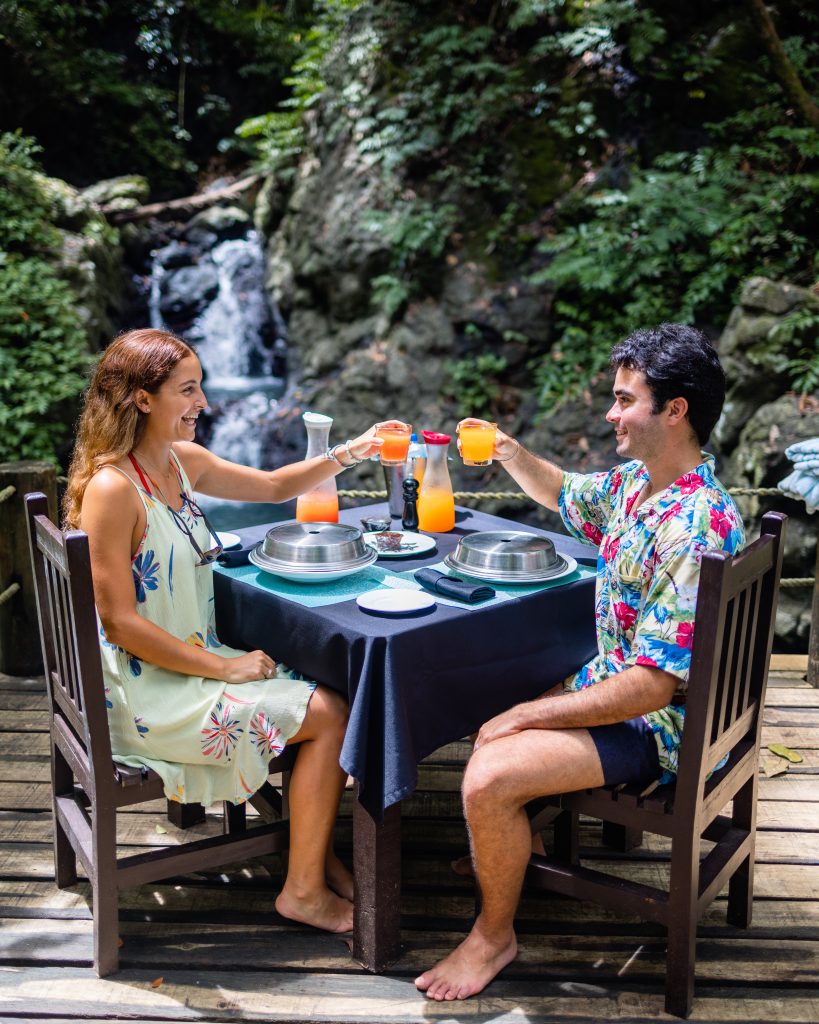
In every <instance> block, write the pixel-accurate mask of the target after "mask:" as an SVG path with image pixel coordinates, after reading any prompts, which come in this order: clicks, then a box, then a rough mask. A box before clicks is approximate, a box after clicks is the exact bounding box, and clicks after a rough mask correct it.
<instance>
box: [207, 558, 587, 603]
mask: <svg viewBox="0 0 819 1024" xmlns="http://www.w3.org/2000/svg"><path fill="white" fill-rule="evenodd" d="M431 568H433V569H437V570H438V571H439V572H443V573H449V572H450V571H451V570H450V569H449V567H448V566H446V565H445V564H444V563H443V562H436V563H435V564H434V565H433V566H431ZM215 571H216V572H218V573H221V574H223V575H225V576H229V577H230V578H231V579H234V580H240V581H241V582H242V583H248V584H249V585H250V586H252V587H257V588H258V589H259V590H264V591H267V592H268V593H271V594H279V595H280V596H281V597H286V598H287V599H288V600H290V601H295V602H296V604H300V605H303V606H304V607H305V608H322V607H325V606H326V605H331V604H340V603H341V602H343V601H354V600H355V599H356V598H357V597H358V596H359V595H360V594H366V593H368V592H369V591H371V590H384V589H394V590H421V589H422V588H421V585H420V584H419V583H418V582H417V581H416V580H415V578H414V576H413V573H414V571H415V570H414V569H410V570H408V571H407V572H399V573H396V572H392V571H390V570H389V569H382V568H381V566H380V565H377V564H376V563H373V564H372V565H368V566H367V568H366V569H362V570H361V572H357V573H354V574H353V575H352V576H344V577H343V578H342V579H340V580H332V581H331V582H330V583H296V582H294V581H292V580H285V579H283V578H282V577H281V576H274V575H272V574H271V573H267V572H262V570H261V569H258V568H257V567H256V566H255V565H252V564H248V565H240V566H237V567H236V568H234V569H227V568H225V567H224V566H216V567H215ZM594 575H595V570H594V569H591V568H589V566H586V565H578V567H577V569H576V570H575V571H574V572H572V573H570V574H569V575H568V576H561V577H560V578H559V579H556V580H547V581H546V582H545V583H533V584H527V585H525V586H517V585H516V586H502V585H500V584H497V583H493V584H492V587H493V588H494V590H495V597H493V598H491V599H490V600H488V601H481V602H479V603H478V604H467V603H466V602H465V601H457V600H454V599H452V598H449V597H443V596H442V595H440V594H436V595H435V600H436V601H437V602H438V603H439V604H446V605H449V606H450V607H452V608H464V609H467V610H469V609H473V608H487V607H490V606H491V605H495V604H501V603H502V602H504V601H509V600H510V599H511V598H514V597H525V596H526V595H527V594H535V593H537V592H538V591H541V590H551V589H552V588H553V587H561V586H565V585H566V584H568V583H575V582H576V581H577V580H583V579H588V577H589V576H594Z"/></svg>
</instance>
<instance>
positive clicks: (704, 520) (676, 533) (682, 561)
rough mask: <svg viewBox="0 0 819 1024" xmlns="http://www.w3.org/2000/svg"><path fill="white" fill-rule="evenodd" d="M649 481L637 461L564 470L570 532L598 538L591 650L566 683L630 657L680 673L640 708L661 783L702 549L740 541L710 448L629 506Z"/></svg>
mask: <svg viewBox="0 0 819 1024" xmlns="http://www.w3.org/2000/svg"><path fill="white" fill-rule="evenodd" d="M647 480H648V472H647V470H646V468H645V466H644V465H643V464H642V462H637V461H634V462H627V463H624V464H623V465H620V466H616V467H615V468H614V469H611V470H609V472H607V473H593V474H589V475H583V474H580V473H565V474H564V477H563V487H562V489H561V492H560V514H561V516H562V517H563V522H564V523H565V524H566V526H567V528H568V529H569V531H570V532H571V533H572V534H573V535H574V536H575V537H578V538H579V539H580V540H585V541H591V542H592V543H594V544H597V545H598V546H599V549H600V550H599V554H598V558H597V589H596V599H595V617H596V622H597V651H598V653H597V656H596V657H595V658H593V659H592V660H591V661H590V662H588V663H587V664H586V665H584V666H583V667H582V668H581V669H580V670H579V671H578V672H576V673H575V675H573V676H571V677H570V678H569V679H567V680H566V682H565V683H564V687H565V689H567V690H580V689H583V687H586V686H591V685H593V684H594V683H598V682H600V680H601V679H605V678H607V677H608V676H611V675H614V674H616V673H617V672H622V671H623V669H626V668H629V667H630V666H632V665H654V666H656V667H657V668H661V669H663V670H664V671H666V672H670V673H671V674H672V675H675V676H677V678H678V679H679V685H678V687H677V694H676V695H675V698H674V701H673V702H672V703H671V704H670V705H669V706H668V707H666V708H663V709H661V710H660V711H651V712H649V713H648V714H646V715H643V720H644V721H645V722H646V723H647V724H648V725H649V726H650V727H651V729H652V731H653V732H654V737H655V739H656V740H657V746H658V749H659V754H660V766H661V767H662V768H663V772H664V774H663V781H669V780H670V779H671V778H672V773H676V771H677V763H678V751H679V746H680V740H681V739H682V730H683V725H684V722H685V690H686V687H687V683H688V670H689V666H690V662H691V647H692V643H693V639H694V615H695V610H696V600H697V585H698V583H699V572H700V561H701V559H702V555H703V552H705V551H709V550H714V551H727V552H728V553H729V554H734V553H736V552H737V551H739V550H740V549H741V548H742V546H743V544H744V542H745V530H744V527H743V525H742V519H741V517H740V514H739V511H738V510H737V507H736V505H735V504H734V502H733V500H732V499H731V497H730V496H729V495H728V493H727V492H726V490H725V488H724V487H723V486H722V484H721V483H720V482H719V480H717V478H716V476H715V475H714V459H713V456H711V455H707V454H706V453H703V461H702V463H701V464H700V465H699V466H697V467H696V469H694V470H693V472H691V473H686V474H685V476H682V477H680V478H679V480H675V481H674V483H673V484H671V486H670V487H667V488H666V489H665V490H664V491H661V492H660V493H658V494H654V495H652V496H651V497H650V498H648V499H646V500H645V501H644V502H643V503H642V504H641V505H640V507H639V508H638V509H636V510H635V511H633V509H634V505H635V503H636V502H637V499H638V497H639V495H640V492H641V491H642V489H643V486H644V484H645V483H646V482H647Z"/></svg>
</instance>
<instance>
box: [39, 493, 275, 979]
mask: <svg viewBox="0 0 819 1024" xmlns="http://www.w3.org/2000/svg"><path fill="white" fill-rule="evenodd" d="M25 502H26V513H27V519H28V527H29V544H30V548H31V557H32V562H33V566H34V579H35V589H36V594H37V611H38V616H39V623H40V640H41V643H42V648H43V663H44V667H45V677H46V686H47V690H48V698H49V719H50V723H49V732H50V737H51V786H52V806H53V812H54V871H55V880H56V883H57V886H58V887H59V888H61V889H64V888H66V887H67V886H70V885H73V884H74V883H75V882H76V881H77V860H79V861H80V864H81V865H82V868H83V870H84V871H85V874H86V875H87V877H88V880H89V882H90V883H91V889H92V895H93V915H94V968H95V969H96V971H97V973H98V975H99V976H100V977H104V976H105V975H108V974H112V973H114V972H115V971H116V970H118V968H119V934H118V893H119V890H120V889H125V888H128V887H129V886H135V885H142V884H144V883H146V882H154V881H156V880H158V879H161V878H168V877H171V876H175V875H180V874H186V873H188V872H191V871H204V870H207V869H209V868H213V867H216V866H218V865H223V864H226V863H233V862H236V861H240V860H246V859H247V858H249V857H258V856H262V855H265V854H270V853H275V852H279V851H282V850H285V849H286V847H287V841H288V823H287V822H286V821H277V822H274V823H272V824H265V825H261V826H258V827H254V828H245V827H244V816H243V815H241V814H239V815H235V816H233V822H232V823H233V827H232V828H231V829H230V830H227V831H226V832H225V834H223V835H218V836H213V837H210V838H207V839H200V840H195V841H192V842H185V843H182V844H180V845H177V846H169V847H165V848H163V849H161V850H153V851H149V852H145V853H139V854H135V855H132V856H128V857H119V858H118V857H117V811H118V810H120V809H121V808H123V807H130V806H132V805H133V804H139V803H142V802H144V801H146V800H156V799H161V798H162V796H163V785H162V779H161V778H160V777H159V775H157V773H156V772H154V771H151V770H149V769H147V768H133V767H129V766H127V765H123V764H120V763H118V762H117V761H115V760H113V758H112V754H111V739H110V735H109V731H108V717H107V712H106V709H105V689H104V682H103V673H102V659H101V656H100V647H99V637H98V633H97V619H96V612H95V605H94V589H93V583H92V578H91V561H90V557H89V551H88V538H87V536H86V535H85V534H84V533H83V532H82V531H80V530H71V531H68V532H65V533H63V532H62V531H60V530H58V529H57V527H56V526H54V524H53V523H52V522H51V520H50V519H49V518H48V504H47V500H46V497H45V495H44V494H40V493H34V494H27V495H26V498H25Z"/></svg>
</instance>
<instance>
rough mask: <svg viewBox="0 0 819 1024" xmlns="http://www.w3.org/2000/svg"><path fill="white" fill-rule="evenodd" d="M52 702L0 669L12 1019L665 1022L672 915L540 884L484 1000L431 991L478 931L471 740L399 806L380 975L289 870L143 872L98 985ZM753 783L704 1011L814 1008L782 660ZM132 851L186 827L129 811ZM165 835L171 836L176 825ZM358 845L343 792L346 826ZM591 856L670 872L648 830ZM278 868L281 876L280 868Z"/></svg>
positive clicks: (637, 869) (739, 1017) (804, 829)
mask: <svg viewBox="0 0 819 1024" xmlns="http://www.w3.org/2000/svg"><path fill="white" fill-rule="evenodd" d="M46 722H47V712H46V698H45V694H44V691H43V687H42V683H41V682H40V681H37V680H24V679H12V678H9V677H3V676H0V755H1V757H0V773H1V774H0V840H1V841H2V845H0V893H1V895H0V923H2V927H0V1020H2V1021H7V1020H17V1019H29V1020H50V1021H69V1020H71V1021H76V1020H92V1021H98V1020H99V1021H101V1020H111V1019H119V1018H126V1019H136V1020H141V1021H236V1020H249V1021H257V1020H265V1021H277V1022H301V1021H323V1022H332V1024H343V1022H362V1021H372V1022H390V1024H392V1022H394V1024H405V1022H413V1024H415V1022H417V1024H422V1022H433V1021H434V1022H447V1021H465V1022H476V1024H477V1022H490V1021H491V1022H493V1024H512V1022H514V1024H526V1022H547V1021H571V1022H572V1024H580V1022H584V1021H590V1022H591V1021H594V1022H598V1021H613V1020H618V1021H634V1022H639V1021H650V1020H651V1021H653V1020H662V1019H671V1018H667V1017H666V1016H665V1014H664V1013H663V1010H662V1006H663V997H662V982H663V956H664V948H665V944H664V939H663V933H662V931H661V930H660V929H658V928H657V927H655V926H652V925H646V924H642V923H640V922H639V921H637V920H636V919H633V918H629V917H627V916H625V915H621V914H613V913H609V912H605V911H602V910H600V909H598V908H596V907H594V906H592V905H590V904H580V903H576V902H574V901H569V900H564V899H560V898H555V897H549V896H547V895H545V894H544V895H540V894H538V895H529V896H526V897H525V898H524V900H523V903H522V905H521V908H520V914H519V919H518V928H519V936H520V944H521V952H520V956H519V958H518V960H517V961H516V962H515V963H514V964H513V965H512V966H510V967H509V968H507V970H505V971H504V972H503V974H502V976H501V978H500V979H498V980H497V981H496V982H495V983H494V984H492V985H491V986H490V987H489V988H488V989H487V990H486V991H485V992H484V993H483V994H482V995H481V996H480V997H479V998H476V999H472V1000H469V1001H467V1002H464V1003H457V1004H453V1003H449V1004H434V1003H429V1002H427V1001H426V1000H425V999H424V998H423V997H421V996H420V995H419V994H418V993H417V992H416V990H415V988H414V987H413V985H412V978H413V977H414V976H415V975H416V974H417V973H418V972H419V971H420V970H421V969H422V968H424V967H426V966H429V965H430V964H431V963H433V962H434V961H435V960H436V959H437V958H439V957H440V956H441V955H442V954H443V953H444V952H445V951H447V950H449V949H450V948H451V947H452V946H453V945H454V944H455V943H456V942H457V941H458V940H459V938H460V937H461V936H462V935H463V934H464V932H465V931H466V930H467V928H468V926H469V922H470V915H471V912H472V906H473V902H472V887H471V883H470V882H468V881H467V880H463V879H459V878H457V877H456V876H455V875H454V874H453V873H452V872H451V870H450V869H449V861H450V859H451V858H452V857H454V856H457V855H458V854H460V853H461V852H463V851H464V850H465V849H466V841H465V835H464V830H463V826H462V824H461V821H460V815H459V806H458V798H457V788H458V778H459V762H461V761H462V758H463V755H464V753H465V746H464V745H463V744H453V745H451V746H450V747H448V748H445V749H444V750H442V751H439V752H438V753H437V754H436V755H435V756H434V758H432V759H430V761H429V762H428V763H427V764H426V765H425V766H424V769H423V772H422V778H421V784H420V787H419V789H418V791H417V793H416V794H415V795H414V796H413V797H412V798H411V799H409V800H407V801H405V804H404V822H405V824H404V835H405V840H404V852H405V865H404V881H403V901H402V910H403V919H402V940H403V955H402V957H401V960H400V961H399V962H398V963H397V964H396V965H395V967H394V968H393V969H392V970H391V971H390V973H389V974H388V975H386V976H382V977H374V976H372V975H369V974H366V973H365V972H363V971H362V970H361V969H360V968H359V967H358V966H357V965H356V964H355V963H354V962H353V961H352V959H351V957H350V951H349V943H348V941H347V940H346V939H344V938H338V937H334V936H328V935H322V934H320V933H317V932H314V931H312V930H310V929H306V928H299V927H298V926H293V925H290V924H286V923H285V922H283V921H282V919H280V918H278V917H277V915H276V913H275V911H274V909H273V897H274V895H275V893H276V891H277V889H276V886H277V884H278V875H277V871H278V865H277V864H276V863H275V861H274V860H273V859H272V858H271V860H270V862H268V863H261V862H255V863H253V864H252V865H249V866H248V865H244V866H238V867H236V868H235V870H232V871H230V872H228V873H226V874H214V875H208V876H192V877H188V878H185V879H178V880H176V881H175V882H170V883H167V884H160V885H152V886H144V887H143V888H141V889H137V890H131V891H128V892H126V893H124V894H123V896H122V898H121V903H120V922H121V935H122V941H123V945H122V950H121V955H122V962H123V968H124V969H123V970H122V972H121V973H120V974H118V975H116V976H114V977H113V978H108V979H104V980H100V979H98V978H97V977H96V975H95V974H94V972H93V970H92V969H91V966H90V960H91V919H90V912H89V903H88V900H89V892H88V887H87V886H86V885H84V884H79V885H77V886H76V887H74V888H73V889H71V890H63V891H60V890H58V889H56V888H55V887H54V884H53V863H52V854H51V845H50V841H51V820H50V818H51V815H50V811H49V784H48V771H49V769H48V748H47V736H46V732H45V729H46ZM765 722H766V726H765V737H764V742H765V743H772V742H779V743H784V744H786V745H787V746H789V747H791V748H793V749H796V750H798V751H799V752H800V753H801V754H802V755H803V758H804V760H803V762H802V763H801V764H798V765H788V763H787V762H785V761H782V760H781V759H779V758H777V757H775V756H774V755H769V756H768V757H766V758H764V761H765V764H766V765H767V768H768V771H769V772H770V771H772V770H773V771H776V770H782V769H783V768H786V770H785V771H784V772H783V773H782V774H772V775H767V776H765V777H764V778H763V779H762V782H761V801H760V805H759V838H758V844H757V869H756V894H757V898H756V902H755V908H754V922H753V926H752V927H751V928H750V929H748V930H747V931H741V930H737V929H734V928H730V927H728V926H727V925H726V923H725V901H724V899H722V898H721V899H718V900H717V901H716V902H715V903H714V904H713V905H712V907H711V908H710V910H709V911H708V913H707V915H706V917H705V919H704V921H703V922H702V924H701V925H700V930H699V936H700V939H699V942H698V947H697V953H698V963H697V998H696V1001H695V1004H694V1014H693V1016H692V1018H691V1019H692V1020H694V1021H753V1022H763V1021H793V1022H802V1021H814V1022H816V1021H819V956H818V955H817V954H819V690H814V689H812V688H810V687H808V686H807V685H806V684H805V683H804V682H803V681H802V678H801V677H800V674H799V673H798V672H796V671H791V672H787V671H785V672H781V671H780V672H776V673H774V674H773V676H772V683H771V686H770V688H769V692H768V701H767V707H766V712H765ZM123 819H124V824H123V828H122V831H121V835H120V841H121V844H122V846H123V848H126V847H130V848H134V847H146V846H156V845H159V844H164V843H173V842H178V841H185V839H186V838H195V837H198V836H200V835H202V834H203V832H205V831H213V830H214V829H215V827H216V819H215V818H214V819H212V820H211V821H210V822H209V824H208V825H207V826H201V827H198V828H195V829H193V830H191V831H190V832H187V833H178V832H176V830H175V829H174V828H173V827H172V826H171V825H170V824H169V823H168V821H167V820H166V818H165V816H164V804H160V803H155V804H149V805H144V806H143V807H142V808H141V809H140V810H139V811H134V812H133V813H130V814H125V815H123ZM166 830H167V831H166ZM338 840H339V848H340V851H341V852H342V855H345V854H346V855H349V847H350V821H349V802H348V799H347V800H346V801H345V807H344V814H343V816H342V819H341V821H340V823H339V828H338ZM584 840H585V844H586V853H587V855H588V856H590V857H594V858H595V859H597V860H599V861H606V862H609V863H616V866H617V870H622V872H623V874H624V875H627V876H628V877H629V878H633V879H639V880H641V881H650V880H652V879H655V878H657V877H658V876H661V875H662V874H663V872H664V871H666V869H667V858H666V845H665V843H664V841H662V840H659V839H657V838H656V837H652V838H650V839H648V841H647V842H646V844H645V845H644V846H643V847H642V848H641V849H640V850H637V851H634V852H633V853H631V854H628V855H622V856H617V855H614V854H612V853H611V852H610V851H608V850H606V849H604V848H603V847H601V846H600V844H599V840H598V837H597V834H596V832H595V830H594V828H593V826H589V827H588V828H587V829H586V831H585V835H584ZM271 876H272V877H271Z"/></svg>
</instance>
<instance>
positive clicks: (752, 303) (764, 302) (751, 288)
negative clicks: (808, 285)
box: [739, 277, 810, 316]
mask: <svg viewBox="0 0 819 1024" xmlns="http://www.w3.org/2000/svg"><path fill="white" fill-rule="evenodd" d="M809 295H810V292H808V291H807V289H805V288H798V287H797V286H796V285H793V284H788V283H787V281H772V280H770V278H767V277H751V278H749V279H748V280H747V281H746V282H745V287H744V288H743V289H742V296H741V298H740V300H739V301H740V304H741V305H742V306H744V307H745V308H746V309H750V310H756V309H760V310H763V311H764V312H766V313H773V314H774V316H782V315H783V314H785V313H788V312H789V311H790V310H792V309H794V308H795V307H796V306H801V305H803V304H804V302H805V301H806V299H807V298H808V296H809Z"/></svg>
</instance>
